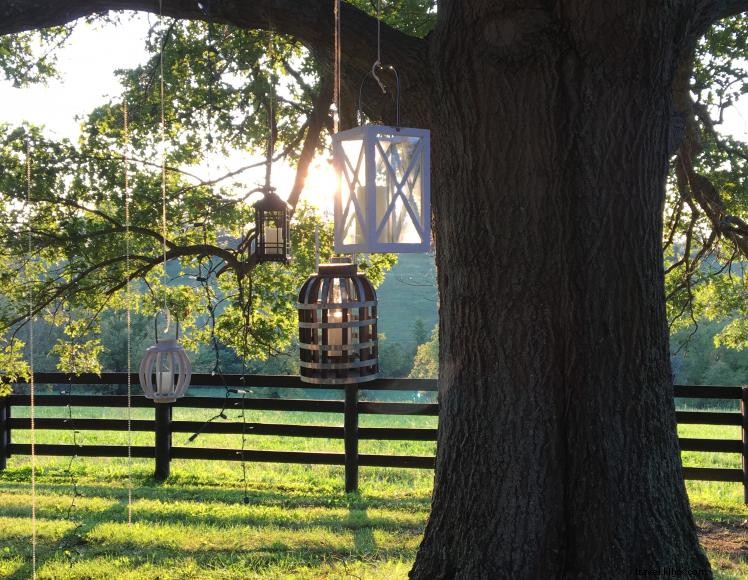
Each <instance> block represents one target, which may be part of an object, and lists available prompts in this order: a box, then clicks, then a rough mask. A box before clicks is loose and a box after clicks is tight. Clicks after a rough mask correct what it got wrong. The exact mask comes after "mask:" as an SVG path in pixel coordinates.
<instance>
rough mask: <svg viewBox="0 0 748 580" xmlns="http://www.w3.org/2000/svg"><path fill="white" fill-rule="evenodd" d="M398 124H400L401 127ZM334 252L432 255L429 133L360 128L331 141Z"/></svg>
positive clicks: (425, 131)
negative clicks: (335, 185)
mask: <svg viewBox="0 0 748 580" xmlns="http://www.w3.org/2000/svg"><path fill="white" fill-rule="evenodd" d="M398 124H399V123H398ZM333 159H334V163H335V168H336V171H337V172H338V174H339V182H338V189H337V192H336V196H335V251H337V252H362V253H380V252H381V253H388V252H393V253H403V252H428V251H429V249H430V246H431V204H430V198H429V191H430V182H429V165H430V151H429V131H428V130H426V129H411V128H407V127H399V126H395V127H388V126H384V125H362V126H360V127H355V128H353V129H349V130H347V131H341V132H340V133H338V134H336V135H334V136H333Z"/></svg>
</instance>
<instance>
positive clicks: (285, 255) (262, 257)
mask: <svg viewBox="0 0 748 580" xmlns="http://www.w3.org/2000/svg"><path fill="white" fill-rule="evenodd" d="M254 209H255V239H254V243H253V244H252V246H251V250H250V251H251V253H252V255H253V257H254V259H255V260H256V261H257V262H282V263H287V262H288V261H289V260H290V259H291V238H290V235H289V227H288V224H289V222H290V220H291V212H290V206H289V205H288V204H287V203H286V202H285V201H283V200H282V199H281V198H280V197H279V196H278V194H277V193H275V189H274V188H272V187H267V188H265V196H264V197H263V198H262V199H261V200H259V201H258V202H256V203H255V204H254Z"/></svg>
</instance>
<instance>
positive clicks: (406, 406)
mask: <svg viewBox="0 0 748 580" xmlns="http://www.w3.org/2000/svg"><path fill="white" fill-rule="evenodd" d="M130 380H131V384H132V385H133V391H135V390H138V392H139V388H138V386H137V385H138V377H137V375H136V374H133V375H131V376H130ZM35 382H36V384H37V385H86V386H88V387H96V386H99V387H101V386H105V385H108V386H112V385H120V386H122V385H127V382H128V377H127V374H126V373H104V374H102V375H101V376H99V375H80V376H73V377H70V376H68V375H65V374H61V373H37V374H36V375H35ZM216 387H220V388H224V387H225V388H226V390H227V396H225V397H216V396H188V397H185V398H183V399H180V400H179V401H177V402H176V403H173V404H154V403H153V402H152V401H150V400H148V399H146V398H145V397H143V396H142V395H133V396H132V397H131V400H130V404H131V405H132V407H133V408H154V418H153V420H139V419H133V420H131V421H129V422H128V421H127V420H126V419H75V421H74V429H75V430H77V431H119V432H122V431H127V430H128V423H129V428H130V429H131V430H132V431H145V432H153V433H155V442H154V445H153V446H132V447H130V448H129V450H128V447H127V446H126V445H70V444H36V445H35V452H36V454H37V455H48V456H63V457H70V456H79V457H127V456H128V452H129V453H131V456H132V457H136V458H150V459H154V460H155V478H156V479H157V480H164V479H166V478H167V477H169V469H170V463H171V460H173V459H205V460H221V461H249V462H251V461H254V462H272V463H301V464H320V465H342V466H344V467H345V488H346V491H347V492H352V491H355V490H357V488H358V473H359V467H361V466H366V467H400V468H422V469H433V468H434V464H435V458H434V457H432V456H415V455H381V454H362V453H359V451H358V449H359V441H362V440H380V441H388V440H389V441H436V429H417V428H396V427H360V426H359V416H360V415H362V414H378V415H409V416H414V415H427V416H437V415H438V414H439V407H438V404H437V403H417V402H406V403H403V402H371V401H361V400H359V392H360V391H361V390H366V391H406V392H414V393H417V392H432V393H433V392H435V391H436V390H437V383H436V381H435V380H428V379H378V380H376V381H372V382H368V383H365V384H362V385H347V386H345V387H338V388H336V387H330V386H318V385H310V384H307V383H302V382H301V379H300V378H299V377H298V376H260V375H247V376H240V375H223V376H219V375H209V374H195V375H193V377H192V386H191V388H192V389H193V391H192V392H193V393H194V392H195V390H199V389H200V388H212V389H215V388H216ZM261 387H264V388H268V387H269V388H273V389H276V390H289V389H324V390H326V391H336V392H338V393H340V397H339V398H337V399H332V400H318V399H287V398H269V397H268V398H258V397H255V396H246V394H245V393H246V391H247V390H248V389H250V388H261ZM674 396H675V397H678V398H686V399H710V400H721V401H732V402H736V401H739V402H740V410H739V412H734V411H733V412H715V411H698V410H694V411H677V412H676V417H677V421H678V424H679V425H682V424H696V425H732V426H737V427H740V428H741V439H694V438H680V439H679V441H680V448H681V450H682V451H697V452H717V453H735V454H740V455H741V458H742V468H741V469H736V468H713V467H684V468H683V472H684V477H685V478H686V479H691V480H702V481H726V482H738V483H742V484H743V492H744V501H745V502H746V503H748V386H744V387H716V386H682V385H676V386H675V389H674ZM35 404H36V405H37V406H39V407H68V406H70V407H104V408H106V407H110V408H124V407H127V406H128V397H127V396H126V395H105V394H99V395H90V394H88V395H74V394H71V393H70V390H68V391H67V392H66V393H65V394H62V393H58V394H37V395H36V397H35ZM29 405H30V396H29V395H28V394H12V395H9V396H6V397H0V469H4V468H5V466H6V462H7V458H9V457H11V456H12V455H30V454H31V445H30V444H28V443H14V442H13V433H14V431H19V430H29V429H30V428H31V420H30V418H28V417H14V412H13V409H14V408H17V407H28V406H29ZM173 407H188V408H198V409H225V410H228V409H234V410H237V409H243V410H262V411H287V412H318V413H339V414H341V415H342V416H343V425H342V426H327V425H325V426H322V425H288V424H275V423H272V424H271V423H247V422H245V421H242V422H236V421H221V422H207V423H206V422H201V421H175V420H173V419H172V408H173ZM35 428H36V429H39V430H70V429H71V428H73V426H72V425H71V421H70V419H69V418H67V417H59V418H46V417H45V418H36V420H35ZM174 433H201V434H203V433H205V434H209V433H213V434H241V435H252V436H263V435H272V436H283V437H310V438H322V439H342V440H343V441H344V453H326V452H325V453H323V452H307V451H303V452H302V451H293V450H288V451H285V450H284V451H275V450H274V451H259V450H251V449H246V450H240V449H216V448H203V447H200V448H194V447H175V446H173V445H172V434H174Z"/></svg>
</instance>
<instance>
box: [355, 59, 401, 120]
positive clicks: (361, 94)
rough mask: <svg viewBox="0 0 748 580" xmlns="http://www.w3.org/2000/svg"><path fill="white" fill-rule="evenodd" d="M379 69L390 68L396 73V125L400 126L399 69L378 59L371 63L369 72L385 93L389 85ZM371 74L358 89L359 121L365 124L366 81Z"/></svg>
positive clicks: (365, 77)
mask: <svg viewBox="0 0 748 580" xmlns="http://www.w3.org/2000/svg"><path fill="white" fill-rule="evenodd" d="M377 70H389V71H392V73H393V74H394V75H395V127H396V128H397V129H399V128H400V75H398V74H397V69H395V67H394V66H392V65H391V64H388V65H382V63H380V62H379V61H376V62H375V63H374V64H373V65H371V72H370V73H369V74H370V75H371V76H372V78H373V79H374V80H375V81H376V82H377V84H378V85H379V88H381V89H382V92H383V93H384V94H387V85H385V84H384V83H383V82H382V80H381V79H380V78H379V76H378V75H377ZM368 76H369V75H366V76H364V78H363V80H362V81H361V86H360V87H359V90H358V123H359V125H363V118H364V117H363V101H364V83H365V82H366V79H367V78H368Z"/></svg>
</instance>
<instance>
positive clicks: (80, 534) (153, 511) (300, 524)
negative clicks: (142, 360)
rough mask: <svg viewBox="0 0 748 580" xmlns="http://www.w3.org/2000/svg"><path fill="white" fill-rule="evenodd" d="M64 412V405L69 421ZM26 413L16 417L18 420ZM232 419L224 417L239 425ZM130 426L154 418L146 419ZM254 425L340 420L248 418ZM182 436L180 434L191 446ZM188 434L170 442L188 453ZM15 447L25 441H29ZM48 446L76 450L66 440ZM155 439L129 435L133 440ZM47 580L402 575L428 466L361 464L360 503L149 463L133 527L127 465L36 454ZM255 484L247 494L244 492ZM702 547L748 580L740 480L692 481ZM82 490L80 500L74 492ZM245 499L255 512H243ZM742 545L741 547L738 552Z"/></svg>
mask: <svg viewBox="0 0 748 580" xmlns="http://www.w3.org/2000/svg"><path fill="white" fill-rule="evenodd" d="M61 411H62V409H57V410H56V413H57V414H60V413H61ZM72 414H73V417H74V418H77V417H94V416H95V417H117V418H122V417H123V416H124V415H123V410H101V409H78V408H76V409H72ZM18 415H19V414H18V413H17V414H16V416H18ZM235 415H236V414H235V412H232V413H231V414H230V416H229V419H231V420H236V419H237V418H236V416H235ZM209 416H210V413H209V412H207V411H198V410H192V409H176V410H175V419H189V420H200V419H203V420H204V419H207V418H208V417H209ZM134 417H135V418H151V417H152V411H149V410H137V411H136V412H135V413H134ZM246 419H247V421H257V422H276V423H280V422H284V423H286V422H294V423H314V424H320V425H325V424H326V425H335V424H337V425H339V424H340V421H341V418H340V416H339V415H326V414H306V413H283V414H281V413H273V412H247V418H246ZM362 424H363V425H371V426H374V425H377V426H383V425H390V426H403V427H433V426H435V424H436V419H435V418H431V417H425V418H417V417H408V418H395V417H391V416H371V415H369V416H363V417H362ZM681 435H682V436H689V437H720V438H721V437H728V438H737V437H738V436H739V431H738V430H737V428H730V427H727V428H722V427H701V426H693V425H687V426H682V427H681ZM182 437H183V439H180V438H182ZM187 437H188V435H187V434H184V435H175V440H174V444H175V445H180V446H182V445H187V444H188V443H187ZM240 439H241V438H240V436H236V435H210V436H207V435H203V436H200V437H199V438H198V439H197V440H196V441H195V442H194V443H191V445H194V446H198V445H199V446H206V447H207V446H220V447H234V448H238V447H241V441H240ZM14 440H15V441H17V442H21V441H23V440H24V438H23V437H22V434H21V433H16V434H14ZM37 440H38V441H39V442H53V441H54V442H60V443H70V442H71V441H72V434H71V433H69V432H46V433H45V432H40V433H39V434H38V438H37ZM152 441H153V436H152V435H151V434H134V435H133V444H135V445H145V444H150V443H152ZM78 442H79V443H81V444H95V443H105V444H124V443H125V434H113V433H101V432H83V433H81V434H79V436H78ZM246 447H247V448H248V449H289V450H290V449H294V450H326V451H340V452H342V442H341V441H337V440H324V439H302V438H279V437H261V436H254V437H252V436H249V437H248V438H247V441H246ZM361 451H362V452H365V453H386V454H393V453H396V454H416V455H428V454H432V453H433V452H434V444H433V443H428V442H362V444H361ZM684 463H685V464H686V465H701V466H706V465H709V466H723V467H739V466H740V459H739V456H737V455H734V454H719V453H684ZM38 466H39V467H38V477H37V525H38V538H39V542H38V571H39V577H40V578H55V579H57V578H102V579H103V578H113V577H117V578H118V579H123V580H124V579H153V578H160V579H171V578H185V579H187V578H201V579H202V578H221V579H225V578H254V577H262V578H300V579H301V578H303V579H308V578H362V579H363V578H371V579H388V580H389V579H396V578H405V577H406V576H407V572H408V570H409V569H410V566H411V564H412V561H413V558H414V557H415V551H416V549H417V547H418V544H419V542H420V538H421V534H422V532H423V528H424V525H425V522H426V519H427V517H428V511H429V497H430V493H431V486H432V480H433V473H432V472H431V471H429V470H399V469H380V468H362V469H361V484H360V493H359V494H349V495H346V494H345V493H344V491H343V470H342V468H339V467H326V466H308V465H276V464H248V465H247V466H246V481H245V478H244V472H243V470H242V466H241V465H240V464H239V463H229V462H206V461H182V460H175V461H174V462H173V463H172V476H171V477H170V478H169V480H168V481H167V482H165V483H163V484H158V483H156V482H155V481H153V479H152V477H151V474H152V469H153V464H152V461H150V460H133V463H132V486H133V492H132V524H131V525H130V524H128V486H127V481H128V464H127V461H126V460H124V459H111V460H109V459H82V458H77V459H74V460H73V462H72V466H71V467H70V469H69V460H68V459H63V458H39V459H38ZM245 488H246V495H245ZM688 488H689V494H690V496H691V501H692V505H693V508H694V513H695V516H696V518H697V523H698V524H699V526H700V530H701V532H702V541H703V543H704V545H705V547H706V549H707V550H708V553H709V555H710V558H711V560H712V564H713V566H714V567H715V571H716V572H717V577H721V578H741V577H742V578H745V577H748V556H747V554H746V546H745V544H744V542H745V537H746V531H748V525H747V524H746V521H747V520H748V509H746V507H745V506H744V505H743V504H742V488H741V486H740V485H739V484H726V483H724V484H723V483H697V482H690V483H688ZM0 490H1V491H2V493H1V494H0V577H3V578H5V577H7V578H28V577H29V575H30V569H31V568H30V566H31V564H30V535H31V534H30V530H31V521H30V514H31V495H30V467H29V459H28V458H26V457H13V458H11V460H10V461H9V466H8V469H6V470H5V471H4V472H0ZM75 490H77V492H78V495H77V496H76V495H75V493H74V491H75ZM245 497H246V503H245ZM741 542H743V544H741Z"/></svg>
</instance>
